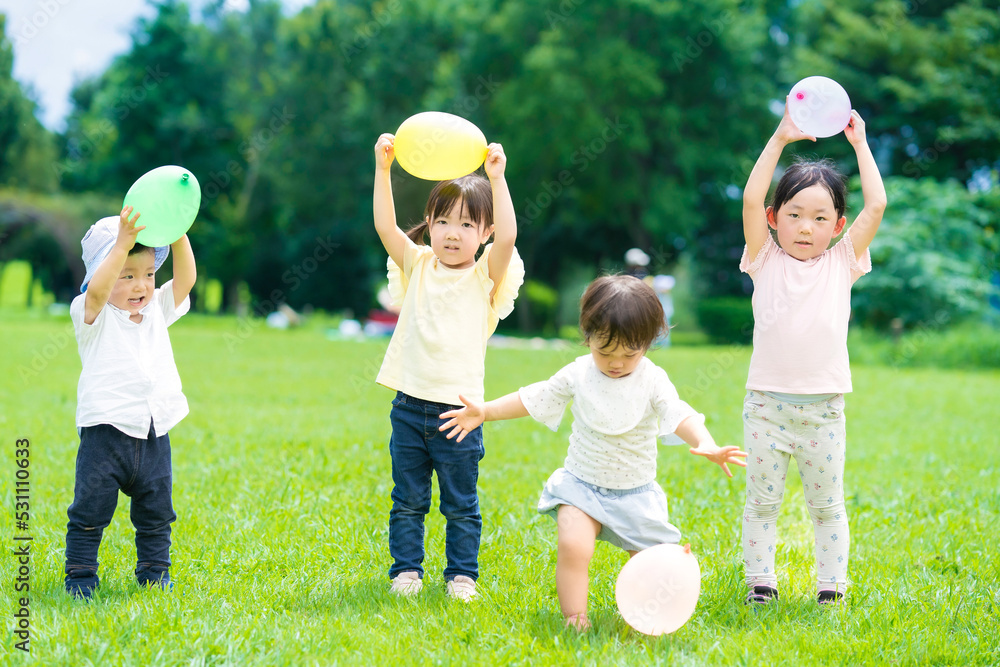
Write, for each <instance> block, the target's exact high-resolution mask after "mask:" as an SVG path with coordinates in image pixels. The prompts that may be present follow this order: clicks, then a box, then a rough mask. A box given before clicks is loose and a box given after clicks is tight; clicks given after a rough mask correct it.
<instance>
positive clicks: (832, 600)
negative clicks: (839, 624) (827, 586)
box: [816, 591, 846, 607]
mask: <svg viewBox="0 0 1000 667" xmlns="http://www.w3.org/2000/svg"><path fill="white" fill-rule="evenodd" d="M816 602H818V603H819V604H820V606H826V605H831V606H834V607H836V606H838V605H842V604H846V603H845V602H844V594H843V593H840V592H838V591H820V592H819V594H818V595H817V596H816Z"/></svg>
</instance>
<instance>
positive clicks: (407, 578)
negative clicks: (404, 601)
mask: <svg viewBox="0 0 1000 667" xmlns="http://www.w3.org/2000/svg"><path fill="white" fill-rule="evenodd" d="M423 587H424V582H423V581H421V580H420V575H419V574H418V573H416V572H413V571H412V570H411V571H409V572H400V573H399V574H397V575H396V577H395V578H394V579H393V580H392V588H390V589H389V590H391V591H392V592H393V593H395V594H396V595H403V596H410V595H416V594H417V593H419V592H420V589H421V588H423Z"/></svg>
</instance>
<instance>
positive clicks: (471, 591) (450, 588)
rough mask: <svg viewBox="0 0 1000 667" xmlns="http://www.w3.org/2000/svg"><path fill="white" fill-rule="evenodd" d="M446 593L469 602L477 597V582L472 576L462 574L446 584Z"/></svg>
mask: <svg viewBox="0 0 1000 667" xmlns="http://www.w3.org/2000/svg"><path fill="white" fill-rule="evenodd" d="M445 593H446V594H447V595H448V597H450V598H454V599H456V600H461V601H462V602H469V601H470V600H472V598H474V597H476V582H475V580H473V579H472V578H470V577H467V576H465V575H464V574H460V575H458V576H457V577H455V578H454V579H452V580H451V581H449V582H448V583H447V584H445Z"/></svg>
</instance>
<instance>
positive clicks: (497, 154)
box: [483, 144, 507, 181]
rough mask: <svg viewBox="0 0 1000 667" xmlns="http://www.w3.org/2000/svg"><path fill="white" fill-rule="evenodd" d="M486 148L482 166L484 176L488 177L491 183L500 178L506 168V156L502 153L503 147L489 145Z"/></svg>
mask: <svg viewBox="0 0 1000 667" xmlns="http://www.w3.org/2000/svg"><path fill="white" fill-rule="evenodd" d="M486 148H487V153H486V162H485V163H484V164H483V168H484V169H485V170H486V175H487V176H489V177H490V180H491V181H492V180H494V179H497V178H502V177H503V173H504V170H505V169H506V168H507V155H506V154H504V152H503V146H501V145H500V144H490V145H489V146H487V147H486Z"/></svg>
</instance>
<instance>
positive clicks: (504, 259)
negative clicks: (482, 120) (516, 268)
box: [485, 144, 517, 299]
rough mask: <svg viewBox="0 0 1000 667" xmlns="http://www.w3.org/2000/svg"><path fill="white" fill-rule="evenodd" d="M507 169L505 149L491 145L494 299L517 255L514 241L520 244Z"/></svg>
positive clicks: (488, 167) (488, 156)
mask: <svg viewBox="0 0 1000 667" xmlns="http://www.w3.org/2000/svg"><path fill="white" fill-rule="evenodd" d="M506 168H507V156H506V155H505V154H504V152H503V146H501V145H500V144H490V146H489V152H488V153H487V154H486V165H485V169H486V175H487V176H489V178H490V184H491V185H492V186H493V248H492V250H490V259H489V270H490V280H492V281H493V291H492V292H490V298H491V299H492V298H493V296H494V295H495V294H496V293H497V288H498V287H499V286H500V281H502V280H503V277H504V275H505V274H506V273H507V265H509V264H510V258H511V257H513V255H514V241H516V240H517V216H516V215H515V214H514V202H513V201H511V198H510V190H509V189H508V188H507V179H506V177H505V176H504V172H505V171H506Z"/></svg>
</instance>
